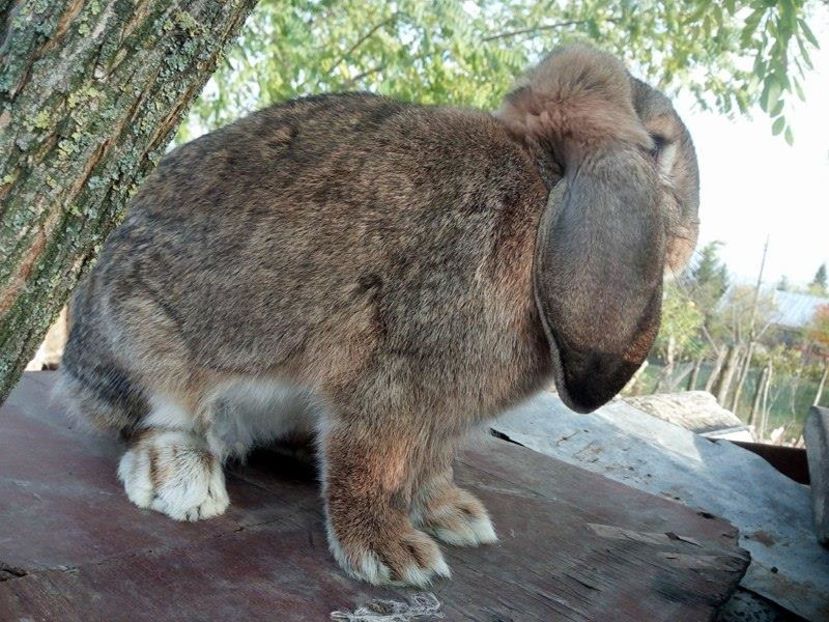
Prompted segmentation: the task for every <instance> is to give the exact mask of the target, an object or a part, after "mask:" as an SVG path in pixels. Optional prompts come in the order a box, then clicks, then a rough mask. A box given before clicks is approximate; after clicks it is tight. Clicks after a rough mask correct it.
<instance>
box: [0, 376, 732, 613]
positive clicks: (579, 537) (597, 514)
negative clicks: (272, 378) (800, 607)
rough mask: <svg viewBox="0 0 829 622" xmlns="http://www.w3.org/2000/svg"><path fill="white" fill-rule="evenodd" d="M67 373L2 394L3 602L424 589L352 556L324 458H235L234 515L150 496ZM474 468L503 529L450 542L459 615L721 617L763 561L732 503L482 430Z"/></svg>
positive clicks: (226, 605) (173, 607)
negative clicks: (324, 498) (95, 427)
mask: <svg viewBox="0 0 829 622" xmlns="http://www.w3.org/2000/svg"><path fill="white" fill-rule="evenodd" d="M53 382H54V374H53V373H51V372H39V373H28V374H26V375H25V376H24V378H23V381H22V382H21V383H20V385H19V386H18V387H17V388H16V389H15V391H14V392H13V393H12V395H11V396H10V398H9V400H8V402H7V403H6V405H5V406H4V407H3V409H2V411H1V412H0V568H5V570H0V620H2V621H4V622H5V621H6V620H20V619H32V620H60V621H61V622H64V621H66V622H70V621H73V620H78V621H83V622H90V621H93V620H106V621H116V620H153V621H159V622H163V621H165V620H220V621H224V620H245V619H248V620H279V621H287V620H309V621H310V620H314V621H318V620H327V619H329V618H330V614H331V612H333V611H335V610H354V609H355V608H357V607H358V606H360V605H363V604H364V603H366V602H367V601H370V600H371V599H375V598H390V599H393V600H396V601H401V602H402V601H405V600H407V599H408V598H410V597H411V596H412V592H411V591H410V590H406V589H378V588H373V587H371V586H368V585H365V584H363V583H358V582H355V581H352V580H350V579H348V578H346V577H345V576H344V575H343V574H342V573H341V572H340V571H339V570H338V568H337V567H336V565H335V563H334V561H333V559H332V558H331V556H330V554H329V553H328V549H327V545H326V541H325V533H324V528H323V518H322V504H321V501H320V498H319V491H318V487H317V485H316V482H315V476H314V473H313V469H312V468H310V467H308V466H302V464H301V463H299V462H296V461H294V460H291V459H289V458H285V457H280V456H278V455H274V454H260V455H258V456H255V457H254V458H253V459H252V460H251V461H250V462H249V463H248V464H247V465H246V466H244V467H236V468H234V469H232V470H231V473H230V474H229V477H228V488H229V491H230V496H231V499H232V505H231V508H230V510H229V511H228V513H227V514H226V515H224V516H222V517H219V518H216V519H212V520H209V521H206V522H200V523H194V524H183V523H176V522H174V521H171V520H170V519H168V518H166V517H164V516H161V515H159V514H156V513H151V512H144V511H140V510H138V509H137V508H135V507H133V506H132V505H130V504H129V502H128V501H127V499H126V497H125V496H124V494H123V492H122V490H121V487H120V485H119V483H118V482H117V481H116V478H115V465H116V458H117V456H118V452H119V447H118V446H117V445H116V444H115V443H114V442H111V441H109V440H107V439H104V438H102V437H100V436H94V435H90V434H88V433H87V432H84V431H83V430H82V429H79V427H78V426H77V425H76V424H74V423H72V422H70V421H67V420H66V419H65V418H64V415H63V413H62V410H61V407H60V404H51V405H49V406H47V404H48V398H47V395H48V393H49V390H50V388H51V386H52V385H53ZM457 472H458V477H459V480H460V481H461V482H462V484H463V485H465V486H467V487H469V488H470V489H472V490H474V491H475V492H476V494H478V495H480V497H481V498H482V499H483V500H484V502H485V503H486V504H487V506H488V508H489V509H490V511H491V512H492V515H493V518H494V521H495V524H496V527H497V529H498V531H499V534H500V537H501V541H500V543H499V544H497V545H493V546H488V547H483V548H479V549H459V548H454V547H446V549H445V550H446V551H447V554H448V555H447V556H448V561H449V563H450V565H451V567H452V570H453V573H454V576H453V579H452V580H451V581H441V582H439V583H437V584H435V585H434V588H433V592H434V594H435V596H436V597H437V599H438V601H439V602H440V603H441V612H442V613H443V614H444V615H445V618H443V619H445V620H450V621H455V620H457V621H467V620H480V621H484V620H485V621H487V622H494V621H496V620H501V621H516V622H519V621H520V622H525V621H526V622H533V621H537V622H542V621H543V622H547V621H551V620H573V621H582V620H600V621H605V620H614V621H626V620H627V621H631V622H634V621H635V622H640V621H642V620H648V621H659V620H665V621H672V622H673V621H675V620H683V621H684V622H686V621H693V620H708V619H711V617H712V616H713V614H714V612H715V610H716V608H717V607H718V606H719V605H720V604H721V603H722V602H723V601H724V600H725V599H726V598H727V597H728V595H729V594H730V593H731V592H732V590H733V589H734V588H735V586H736V584H737V582H738V581H739V579H740V577H742V575H743V573H744V572H745V569H746V565H747V564H748V556H747V554H746V553H745V551H743V550H742V549H740V548H738V547H737V546H736V545H735V541H736V536H737V534H736V530H735V529H734V528H733V527H731V526H730V525H729V524H728V523H726V522H725V521H722V520H720V519H717V518H712V517H706V516H703V515H701V514H699V513H697V512H694V511H692V510H690V509H688V508H687V507H684V506H682V505H680V504H677V503H673V502H671V501H668V500H665V499H661V498H658V497H655V496H652V495H648V494H645V493H643V492H640V491H637V490H634V489H631V488H628V487H626V486H623V485H620V484H618V483H615V482H612V481H610V480H608V479H605V478H603V477H600V476H598V475H596V474H592V473H589V472H587V471H584V470H582V469H580V468H577V467H573V466H571V465H567V464H565V463H562V462H559V461H557V460H554V459H551V458H549V457H546V456H543V455H541V454H538V453H536V452H533V451H530V450H528V449H525V448H522V447H518V446H516V445H513V444H510V443H507V442H504V441H500V440H496V439H487V440H485V441H482V443H481V444H480V445H477V446H475V447H472V448H470V449H469V450H467V451H466V452H465V453H464V455H463V456H462V458H461V459H460V461H459V464H458V468H457ZM428 619H430V618H424V620H428ZM435 619H436V618H435Z"/></svg>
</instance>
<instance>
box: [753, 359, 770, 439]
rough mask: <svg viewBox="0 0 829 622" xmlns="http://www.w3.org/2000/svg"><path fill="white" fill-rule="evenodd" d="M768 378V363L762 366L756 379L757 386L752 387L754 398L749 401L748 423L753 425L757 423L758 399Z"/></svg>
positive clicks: (761, 395)
mask: <svg viewBox="0 0 829 622" xmlns="http://www.w3.org/2000/svg"><path fill="white" fill-rule="evenodd" d="M768 379H769V365H766V366H765V367H764V368H763V371H762V373H761V374H760V378H759V379H758V380H757V386H756V387H755V389H754V399H753V400H752V402H751V412H750V413H749V415H748V425H755V424H756V423H757V414H758V413H759V412H760V400H761V398H762V397H763V394H764V392H765V389H766V383H767V382H768Z"/></svg>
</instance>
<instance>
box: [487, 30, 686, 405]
mask: <svg viewBox="0 0 829 622" xmlns="http://www.w3.org/2000/svg"><path fill="white" fill-rule="evenodd" d="M497 116H498V117H499V118H500V119H501V120H502V121H503V122H504V123H506V124H507V126H508V127H509V128H510V130H511V131H512V132H513V133H514V134H515V135H517V136H519V137H520V139H521V140H524V141H525V142H526V143H527V144H528V145H529V146H530V147H531V148H532V149H533V150H534V151H535V152H536V153H537V154H541V155H540V159H542V160H543V159H546V160H547V162H548V164H547V166H546V168H547V169H548V171H550V170H551V171H553V173H552V175H549V174H548V177H553V178H554V179H552V182H551V183H549V185H550V186H551V188H552V189H551V192H550V197H549V200H548V204H547V207H546V209H545V211H544V214H543V216H542V219H541V224H540V227H539V232H538V238H537V246H536V250H535V265H534V289H535V298H536V304H537V306H538V310H539V312H540V316H541V318H542V322H543V323H544V326H545V331H546V333H547V337H548V340H549V342H550V347H551V349H552V353H553V359H554V365H555V367H556V384H557V386H558V389H559V393H560V395H561V396H562V398H563V399H564V401H565V402H566V403H567V404H568V406H570V407H571V408H573V409H574V410H577V411H579V412H589V411H591V410H594V409H595V408H598V407H599V406H601V405H602V404H604V403H606V402H607V401H608V400H610V399H611V398H612V397H613V396H614V395H615V394H616V393H618V392H619V391H620V390H621V389H622V388H623V387H624V385H625V383H626V382H627V381H628V380H629V379H630V377H631V376H632V375H633V373H634V372H635V371H636V369H637V368H638V367H639V366H640V365H641V363H642V361H644V359H645V357H646V356H647V354H648V351H649V350H650V347H651V345H652V344H653V340H654V338H655V337H656V333H657V330H658V328H659V317H660V309H661V303H662V281H663V275H664V274H665V272H669V273H676V272H678V271H679V270H681V269H682V267H683V266H684V264H685V262H686V261H687V259H688V257H689V256H690V254H691V251H692V250H693V247H694V244H695V242H696V237H697V229H698V220H697V207H698V204H699V178H698V171H697V162H696V155H695V153H694V147H693V143H692V142H691V138H690V135H689V134H688V130H687V129H686V128H685V126H684V125H683V123H682V121H681V120H680V119H679V116H678V115H677V114H676V112H675V111H674V109H673V107H672V106H671V103H670V101H669V100H668V99H667V98H666V97H665V96H664V95H662V94H661V93H660V92H658V91H656V90H654V89H652V88H651V87H649V86H648V85H646V84H644V83H643V82H640V81H639V80H636V79H635V78H632V77H631V76H630V74H629V73H628V72H627V71H626V70H625V68H624V66H623V65H622V64H621V63H620V62H619V61H618V60H616V59H615V58H613V57H612V56H610V55H607V54H604V53H602V52H599V51H597V50H594V49H592V48H589V47H586V46H581V45H577V46H569V47H566V48H562V49H560V50H558V51H556V52H553V53H552V54H551V55H550V56H548V57H547V58H546V59H545V60H544V61H542V62H541V63H540V64H539V65H538V66H537V67H536V68H535V69H533V70H532V71H530V72H529V74H528V75H527V76H525V78H524V79H523V81H522V82H521V83H519V84H518V85H517V87H516V88H515V89H514V90H513V91H512V92H511V93H509V94H508V95H507V97H506V98H505V100H504V104H503V106H502V108H501V110H499V112H498V113H497ZM549 181H550V180H548V182H549Z"/></svg>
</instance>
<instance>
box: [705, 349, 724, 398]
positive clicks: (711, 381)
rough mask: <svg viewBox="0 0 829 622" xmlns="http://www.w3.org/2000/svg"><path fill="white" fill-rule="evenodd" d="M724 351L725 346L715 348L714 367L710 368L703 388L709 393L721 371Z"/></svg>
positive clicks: (711, 391)
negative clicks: (709, 373)
mask: <svg viewBox="0 0 829 622" xmlns="http://www.w3.org/2000/svg"><path fill="white" fill-rule="evenodd" d="M726 353H727V349H726V348H720V349H719V350H717V359H716V360H715V361H714V369H712V370H711V375H710V376H708V380H707V381H706V383H705V390H706V391H708V392H709V393H714V385H715V384H717V379H718V378H719V376H720V372H721V371H722V366H723V363H724V362H725V355H726Z"/></svg>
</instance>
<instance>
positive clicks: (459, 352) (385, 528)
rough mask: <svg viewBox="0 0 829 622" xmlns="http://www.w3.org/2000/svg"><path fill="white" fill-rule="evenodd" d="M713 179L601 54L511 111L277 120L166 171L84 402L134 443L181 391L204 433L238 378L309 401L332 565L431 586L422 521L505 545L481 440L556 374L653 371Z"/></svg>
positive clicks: (383, 112) (106, 297)
mask: <svg viewBox="0 0 829 622" xmlns="http://www.w3.org/2000/svg"><path fill="white" fill-rule="evenodd" d="M655 131H659V132H662V134H661V135H660V138H659V140H657V141H655V140H654V138H653V133H654V132H655ZM665 140H667V141H670V142H671V144H674V145H676V146H677V149H678V151H677V155H676V158H675V159H674V160H672V161H671V162H668V163H667V164H666V165H665V166H666V171H667V172H664V175H663V176H662V177H660V170H661V169H659V167H658V165H659V154H658V153H656V154H655V146H656V144H657V143H660V142H663V141H665ZM603 167H604V168H603ZM663 178H664V179H663ZM696 183H697V182H696V161H695V158H694V154H693V147H692V145H691V142H690V138H689V137H688V135H687V131H686V130H685V128H684V127H683V126H682V123H681V121H679V119H678V117H677V116H676V114H675V113H674V112H673V110H672V109H671V108H670V104H669V103H668V102H667V100H666V99H665V98H664V96H662V95H661V94H659V93H657V92H655V91H653V90H652V89H650V88H649V87H647V86H645V85H643V84H642V83H639V82H638V81H635V80H633V79H632V78H630V77H629V75H628V74H627V72H626V71H625V70H624V68H623V67H622V65H621V64H620V63H619V62H618V61H617V60H615V59H613V58H612V57H610V56H608V55H605V54H602V53H600V52H597V51H595V50H592V49H590V48H586V47H583V46H576V47H571V48H565V49H562V50H559V51H557V52H555V53H554V54H552V55H551V56H550V57H549V58H548V59H546V60H545V61H544V62H542V63H541V64H540V65H539V67H537V68H536V69H534V70H533V71H531V72H530V73H529V74H528V76H527V77H526V78H525V79H524V80H523V81H522V82H520V83H519V85H518V86H517V87H516V89H515V90H514V91H513V92H512V93H511V94H509V95H508V96H507V97H506V99H505V103H504V106H503V107H502V109H501V110H500V111H499V112H498V113H497V114H496V115H492V114H488V113H486V112H478V111H473V110H458V109H453V108H447V107H428V106H418V105H413V104H405V103H400V102H396V101H392V100H389V99H385V98H382V97H377V96H373V95H368V94H344V95H331V96H320V97H311V98H306V99H301V100H296V101H292V102H288V103H285V104H281V105H276V106H273V107H270V108H267V109H265V110H262V111H260V112H257V113H255V114H252V115H250V116H248V117H246V118H244V119H241V120H239V121H237V122H236V123H234V124H232V125H229V126H227V127H225V128H223V129H221V130H218V131H216V132H213V133H211V134H208V135H206V136H203V137H202V138H199V139H197V140H195V141H193V142H191V143H189V144H187V145H184V146H182V147H179V148H177V149H176V150H174V151H173V152H172V153H170V154H169V155H168V156H167V157H166V158H165V159H164V160H163V161H162V163H161V164H160V166H159V167H158V169H157V170H156V171H155V172H154V173H153V174H152V175H151V176H150V177H149V178H148V179H147V181H146V182H145V183H144V185H143V187H142V188H141V190H140V191H139V193H138V194H137V195H136V197H135V198H134V200H133V201H132V205H131V208H130V211H129V214H128V216H127V218H126V220H125V221H124V223H123V224H122V225H121V226H120V227H119V228H118V230H117V231H116V232H115V233H114V234H113V235H112V236H111V237H110V238H109V240H108V241H107V243H106V246H105V248H104V250H103V252H102V254H101V257H100V260H99V262H98V264H97V266H96V267H95V269H94V270H93V272H92V273H91V275H90V276H89V278H88V280H87V281H86V282H85V284H84V285H83V287H82V288H81V289H80V290H79V292H78V294H77V296H76V298H75V308H76V313H75V315H74V317H75V320H74V323H73V327H72V332H71V335H70V340H69V344H68V346H67V350H66V355H65V359H64V362H65V365H64V369H65V379H64V382H65V386H66V387H67V389H68V391H69V393H70V395H72V396H74V398H75V403H76V408H77V409H78V410H79V411H83V413H84V414H86V415H88V416H90V417H91V418H92V419H93V420H96V421H97V422H98V423H99V424H101V425H104V426H108V427H115V428H116V429H119V430H122V431H127V432H129V431H131V430H136V429H141V428H142V427H146V425H147V424H146V421H147V417H148V416H149V413H150V412H151V411H152V405H151V401H152V400H153V399H154V397H155V396H164V397H165V399H169V400H172V401H173V402H174V403H176V404H178V405H180V406H181V408H182V409H184V410H185V411H186V412H188V413H191V414H192V418H193V420H194V421H195V422H197V424H194V429H196V432H194V433H197V434H204V433H207V432H206V431H209V429H210V426H211V425H212V422H213V419H212V418H213V417H214V414H213V413H214V411H213V410H212V409H211V408H212V407H211V402H210V398H209V396H211V395H212V393H211V390H212V389H213V388H214V387H216V386H217V385H219V384H221V383H225V382H230V381H233V380H234V379H239V378H252V377H253V378H258V379H262V380H263V381H278V382H282V383H288V384H291V385H295V386H299V387H303V388H305V389H307V390H308V392H309V395H312V396H313V400H315V402H316V403H317V404H318V406H319V408H318V410H319V411H320V412H321V413H322V415H321V417H322V419H321V423H320V438H319V443H320V454H321V458H322V464H323V484H324V495H325V498H326V510H327V515H328V520H329V524H330V528H331V538H332V547H333V550H335V553H336V552H337V551H341V556H340V561H341V563H343V564H344V566H345V567H346V569H347V570H349V571H350V572H353V573H354V574H356V575H358V576H362V577H364V578H368V579H369V580H375V581H381V580H403V581H406V582H410V583H411V582H415V583H417V582H422V581H424V580H428V578H429V577H430V576H431V575H432V574H433V573H438V574H441V570H440V569H439V567H438V566H439V565H440V563H441V562H442V558H441V556H440V551H439V549H438V547H437V546H436V545H435V543H434V541H432V540H431V539H430V538H429V537H428V536H426V535H425V534H424V533H423V532H422V531H420V530H419V529H423V530H426V531H429V532H430V533H432V534H434V535H435V536H436V537H438V538H441V537H442V538H443V539H445V540H447V541H450V542H452V541H454V542H456V543H466V544H474V543H476V542H482V541H489V540H488V536H481V535H480V529H481V525H482V524H483V523H486V524H487V525H488V524H489V519H488V517H487V516H486V511H485V509H484V508H483V506H482V505H481V504H480V502H479V501H478V500H477V499H475V498H474V497H473V496H472V495H470V494H469V493H467V492H465V491H462V490H460V489H458V488H457V487H455V485H454V484H453V483H452V478H451V468H450V465H451V459H452V456H453V453H454V451H455V447H456V446H457V444H458V442H459V440H460V439H461V438H462V436H463V434H464V433H465V432H466V431H467V430H468V429H469V428H470V427H471V426H473V425H475V424H476V423H478V422H481V421H484V420H486V419H488V418H491V417H494V416H495V415H497V414H498V413H499V412H501V411H503V410H504V409H506V408H507V407H509V406H511V405H512V404H515V403H516V402H517V401H519V400H521V399H524V398H526V397H527V396H528V395H530V394H532V393H533V392H534V391H537V390H539V389H540V388H542V387H544V386H546V385H547V384H548V383H549V382H550V380H551V379H552V378H553V377H555V378H556V381H557V383H558V384H559V388H560V391H561V392H562V395H563V397H564V398H565V399H566V400H568V403H570V404H571V405H573V406H574V407H576V408H582V409H587V408H595V407H596V406H598V405H599V404H600V403H602V402H603V401H606V400H607V399H609V397H610V396H612V394H613V393H615V392H616V391H617V390H618V389H619V388H621V384H624V381H626V380H627V378H628V377H629V375H630V373H632V370H633V369H635V366H636V365H638V364H639V363H641V361H642V360H643V358H644V357H645V356H646V354H647V350H648V348H649V347H650V345H651V342H652V340H653V337H654V333H655V327H656V326H657V324H658V316H659V300H660V299H659V292H660V291H661V290H660V287H661V275H662V271H663V268H664V264H665V259H666V253H668V254H669V255H671V258H672V261H675V262H676V263H677V264H678V263H681V262H682V261H683V260H684V257H682V255H683V251H682V244H674V242H673V240H674V238H675V237H677V236H679V237H682V236H684V237H683V239H687V240H692V239H694V238H695V236H696V233H695V228H696V224H695V219H696V202H697V194H696V193H697V189H696ZM669 186H670V187H669ZM551 189H552V193H551ZM686 246H687V245H686ZM691 246H692V244H691ZM666 248H667V249H673V250H671V251H670V252H668V251H667V250H666ZM689 248H690V247H689ZM686 257H687V254H686ZM617 260H618V261H617ZM597 353H598V354H597ZM620 383H621V384H620ZM274 416H275V417H276V416H278V413H274ZM139 442H140V441H139ZM153 468H154V469H159V468H160V466H159V465H155V466H154V467H153ZM154 472H155V477H158V476H159V474H158V472H156V471H154ZM411 519H414V521H415V525H416V526H417V527H416V526H415V525H413V523H412V520H411ZM476 526H477V527H476ZM418 527H419V529H418ZM475 529H478V530H479V533H478V535H477V536H470V535H469V534H471V533H473V532H475ZM490 530H491V527H490ZM492 537H494V534H493V535H492ZM465 538H466V539H465ZM338 547H339V548H338ZM367 556H369V557H371V558H372V559H375V560H378V562H379V564H381V565H383V566H384V567H385V568H386V569H388V572H389V575H388V576H387V577H385V579H384V577H383V576H381V575H382V572H381V573H380V574H379V575H375V574H372V572H371V571H368V570H365V568H363V569H361V567H360V564H362V563H368V562H365V560H366V559H367ZM361 560H362V561H361ZM378 567H379V566H378Z"/></svg>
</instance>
